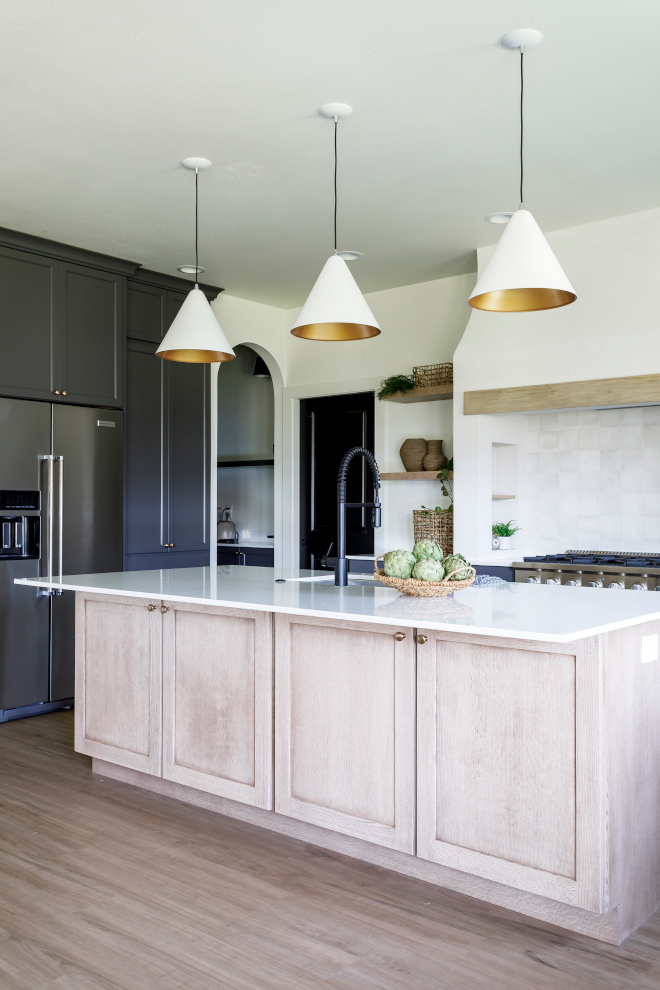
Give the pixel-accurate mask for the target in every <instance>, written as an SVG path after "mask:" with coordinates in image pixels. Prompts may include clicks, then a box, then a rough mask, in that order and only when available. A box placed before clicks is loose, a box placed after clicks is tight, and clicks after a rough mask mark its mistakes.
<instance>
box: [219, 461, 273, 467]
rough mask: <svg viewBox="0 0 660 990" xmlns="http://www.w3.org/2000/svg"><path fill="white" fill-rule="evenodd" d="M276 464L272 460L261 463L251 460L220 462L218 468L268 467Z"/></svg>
mask: <svg viewBox="0 0 660 990" xmlns="http://www.w3.org/2000/svg"><path fill="white" fill-rule="evenodd" d="M274 463H275V461H274V460H272V459H271V460H268V459H266V460H261V461H259V460H254V461H249V460H245V459H243V460H236V461H218V467H219V468H226V467H266V466H267V465H269V464H274Z"/></svg>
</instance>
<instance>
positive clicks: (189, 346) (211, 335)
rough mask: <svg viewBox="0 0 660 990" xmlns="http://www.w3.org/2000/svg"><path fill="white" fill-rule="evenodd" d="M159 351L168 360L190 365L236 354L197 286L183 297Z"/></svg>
mask: <svg viewBox="0 0 660 990" xmlns="http://www.w3.org/2000/svg"><path fill="white" fill-rule="evenodd" d="M156 354H157V355H158V357H160V358H164V359H165V360H166V361H184V362H186V363H187V364H211V363H212V362H213V361H233V360H234V358H235V357H236V355H235V354H234V352H233V350H232V349H231V347H230V346H229V341H228V340H227V338H226V337H225V335H224V333H223V332H222V328H221V326H220V324H219V323H218V321H217V320H216V318H215V314H214V313H213V310H212V309H211V307H210V305H209V301H208V299H207V298H206V296H205V295H204V293H203V292H202V290H201V289H200V287H199V286H198V285H196V286H195V287H194V289H192V290H191V291H190V292H189V293H188V295H187V296H186V298H185V299H184V301H183V305H182V306H181V309H180V310H179V312H178V313H177V314H176V316H175V317H174V320H173V322H172V325H171V326H170V329H169V330H168V331H167V333H166V334H165V336H164V337H163V339H162V341H161V344H160V347H159V348H158V350H157V351H156Z"/></svg>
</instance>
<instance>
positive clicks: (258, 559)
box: [217, 544, 275, 567]
mask: <svg viewBox="0 0 660 990" xmlns="http://www.w3.org/2000/svg"><path fill="white" fill-rule="evenodd" d="M274 554H275V551H274V550H271V549H269V548H268V547H240V546H237V547H232V546H231V544H230V545H224V546H223V545H218V558H217V561H218V567H222V566H223V565H225V564H239V565H241V566H244V567H273V558H274Z"/></svg>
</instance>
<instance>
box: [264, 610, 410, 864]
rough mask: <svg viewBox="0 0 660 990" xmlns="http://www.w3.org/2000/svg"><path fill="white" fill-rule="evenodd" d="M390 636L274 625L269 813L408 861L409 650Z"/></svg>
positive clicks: (345, 625) (310, 623) (325, 626)
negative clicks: (271, 807)
mask: <svg viewBox="0 0 660 990" xmlns="http://www.w3.org/2000/svg"><path fill="white" fill-rule="evenodd" d="M401 632H403V630H401ZM396 633H397V629H396V627H392V626H377V625H374V624H371V623H359V622H343V621H341V622H339V621H333V620H332V619H319V618H311V617H306V616H294V615H276V616H275V692H276V693H275V810H276V811H277V812H279V813H280V814H282V815H287V816H289V817H290V818H297V819H299V820H301V821H304V822H309V823H311V824H314V825H320V826H322V827H323V828H328V829H331V830H333V831H335V832H341V833H343V834H344V835H350V836H355V837H357V838H360V839H366V840H367V841H369V842H374V843H377V844H378V845H382V846H387V847H389V848H390V849H398V850H401V851H403V852H407V853H414V851H415V807H414V802H415V646H414V635H413V630H412V629H407V630H405V638H403V639H401V640H397V639H396V638H395V636H396Z"/></svg>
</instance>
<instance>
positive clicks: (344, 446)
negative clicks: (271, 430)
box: [300, 392, 374, 568]
mask: <svg viewBox="0 0 660 990" xmlns="http://www.w3.org/2000/svg"><path fill="white" fill-rule="evenodd" d="M300 424H301V437H300V441H301V442H300V452H301V457H300V487H301V490H300V566H301V567H303V568H307V567H312V566H313V563H314V561H313V560H312V558H313V557H315V558H317V560H316V563H317V564H318V558H320V557H321V556H322V554H324V553H325V552H326V551H327V550H328V548H329V546H330V544H335V546H334V547H333V549H332V553H333V554H334V553H335V552H336V541H337V475H338V473H339V465H340V463H341V459H342V457H343V456H344V454H345V453H346V451H347V450H350V448H351V447H366V448H367V450H370V451H371V452H372V453H373V449H374V393H373V392H357V393H355V394H354V395H333V396H326V397H324V398H320V399H304V400H303V401H302V402H301V416H300ZM346 494H347V499H346V500H347V501H348V502H370V501H372V499H373V488H372V482H371V472H370V470H369V467H368V465H367V464H366V462H365V461H364V458H362V457H359V458H358V457H356V458H354V459H353V461H352V463H351V466H350V468H349V471H348V478H347V488H346ZM346 523H347V527H346V528H347V533H346V553H347V554H370V553H373V551H374V531H373V526H372V525H371V512H370V510H368V509H348V510H347V513H346Z"/></svg>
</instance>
